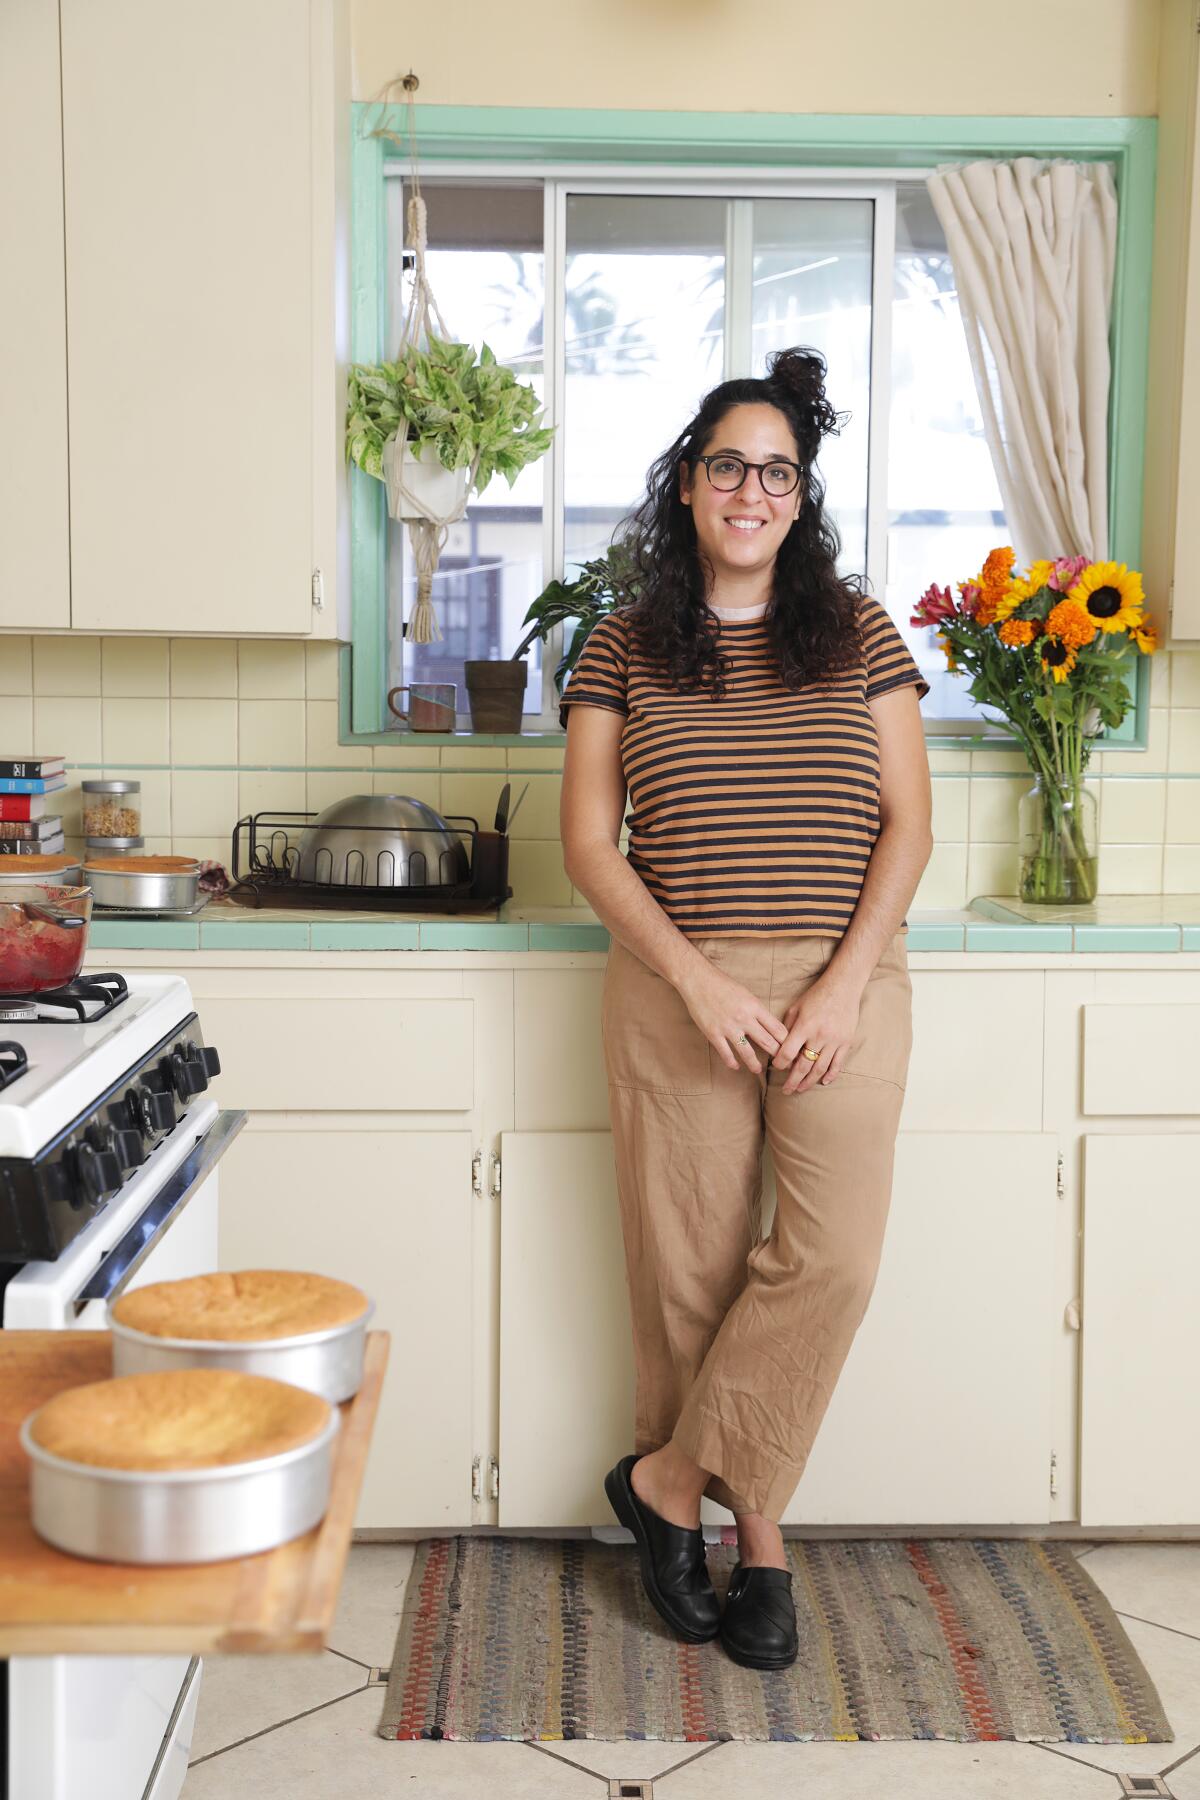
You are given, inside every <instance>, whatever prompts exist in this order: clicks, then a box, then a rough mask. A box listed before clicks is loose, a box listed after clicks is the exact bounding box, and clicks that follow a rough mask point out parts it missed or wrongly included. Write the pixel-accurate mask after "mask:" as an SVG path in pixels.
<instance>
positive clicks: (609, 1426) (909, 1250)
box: [499, 1131, 1061, 1527]
mask: <svg viewBox="0 0 1200 1800" xmlns="http://www.w3.org/2000/svg"><path fill="white" fill-rule="evenodd" d="M501 1155H502V1169H503V1182H502V1192H501V1203H500V1204H501V1236H500V1451H499V1462H500V1496H499V1508H500V1510H499V1523H500V1524H501V1525H502V1526H510V1527H532V1526H548V1527H555V1526H565V1525H612V1524H613V1523H614V1522H615V1521H614V1520H613V1517H612V1513H611V1510H610V1508H609V1505H608V1502H607V1500H606V1498H605V1495H604V1489H603V1478H604V1473H605V1471H606V1470H607V1469H609V1468H611V1467H612V1465H613V1463H614V1462H616V1460H617V1458H618V1457H620V1456H623V1455H626V1454H627V1453H628V1452H629V1451H630V1450H631V1449H632V1447H633V1400H634V1390H633V1383H634V1375H633V1359H632V1352H631V1348H630V1332H629V1303H628V1295H627V1288H626V1284H625V1271H624V1260H623V1248H622V1243H621V1231H620V1221H619V1215H618V1210H617V1199H616V1187H615V1178H614V1174H613V1161H612V1143H611V1138H610V1136H609V1135H608V1133H605V1132H597V1131H578V1132H550V1131H547V1132H529V1133H526V1132H517V1133H505V1134H504V1138H503V1143H502V1153H501ZM1056 1156H1057V1148H1056V1140H1055V1139H1053V1138H1052V1137H1049V1136H1046V1135H1042V1134H1040V1133H1037V1134H1021V1133H995V1134H989V1133H983V1134H978V1135H973V1136H972V1138H971V1140H970V1144H969V1148H966V1149H965V1148H964V1139H963V1137H962V1135H961V1134H953V1133H944V1134H924V1133H916V1134H913V1135H911V1136H910V1135H905V1134H904V1133H903V1132H902V1133H901V1135H900V1138H899V1140H898V1142H897V1154H896V1175H895V1185H894V1189H893V1203H892V1215H891V1218H890V1220H889V1225H888V1236H887V1241H886V1244H885V1250H884V1257H883V1261H882V1264H881V1267H880V1273H879V1277H878V1279H877V1282H876V1287H875V1292H874V1294H873V1296H872V1299H871V1305H870V1308H869V1310H868V1314H867V1318H866V1320H865V1321H864V1323H863V1326H862V1327H861V1329H860V1331H859V1334H858V1337H857V1338H856V1340H855V1343H854V1346H853V1348H852V1350H851V1354H850V1357H849V1358H848V1360H847V1363H846V1366H845V1368H844V1370H843V1373H842V1378H841V1380H840V1382H839V1384H838V1387H837V1389H836V1391H835V1393H834V1398H833V1401H832V1402H831V1405H830V1408H829V1411H828V1413H827V1414H826V1417H825V1420H824V1422H823V1424H822V1427H821V1430H820V1433H819V1435H818V1439H817V1445H816V1447H815V1449H814V1451H813V1454H812V1456H811V1457H810V1460H809V1465H808V1469H807V1471H806V1473H805V1475H804V1477H803V1479H802V1481H801V1484H800V1486H799V1488H798V1489H797V1492H796V1495H795V1498H794V1500H793V1502H792V1505H791V1507H790V1508H789V1509H788V1511H787V1512H786V1514H785V1515H784V1516H785V1519H786V1521H787V1522H789V1523H800V1522H803V1523H813V1524H817V1523H819V1524H878V1525H895V1524H903V1525H917V1524H922V1525H925V1524H940V1523H952V1524H971V1523H975V1522H979V1523H989V1524H992V1523H1010V1524H1011V1523H1029V1522H1033V1523H1039V1522H1044V1521H1045V1520H1046V1519H1047V1518H1048V1517H1049V1507H1050V1490H1049V1474H1050V1448H1051V1441H1050V1433H1051V1387H1052V1369H1053V1349H1054V1333H1055V1330H1056V1328H1061V1327H1058V1322H1057V1314H1056V1308H1055V1306H1054V1296H1053V1269H1054V1233H1055V1223H1056V1215H1055V1208H1056V1173H1057V1167H1056ZM766 1173H767V1181H766V1184H765V1187H764V1200H765V1204H766V1216H765V1220H764V1228H765V1229H769V1224H770V1217H771V1214H772V1208H773V1182H772V1181H771V1179H770V1165H769V1159H768V1161H767V1164H766ZM703 1516H704V1518H705V1520H706V1521H707V1522H709V1523H718V1522H719V1523H723V1524H729V1522H730V1520H729V1514H728V1513H727V1512H725V1511H724V1510H723V1509H722V1508H720V1507H717V1506H715V1505H712V1504H711V1503H709V1502H707V1501H706V1502H705V1503H704V1507H703Z"/></svg>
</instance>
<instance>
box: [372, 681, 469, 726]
mask: <svg viewBox="0 0 1200 1800" xmlns="http://www.w3.org/2000/svg"><path fill="white" fill-rule="evenodd" d="M405 692H407V693H408V694H409V695H410V696H411V698H410V699H409V703H408V711H407V712H404V711H402V710H401V708H400V707H398V706H397V705H396V703H395V701H394V700H393V699H392V695H393V694H403V693H405ZM387 703H388V707H389V708H390V710H391V711H392V712H394V713H395V715H396V717H397V718H398V719H403V720H404V723H405V724H406V725H407V726H409V728H410V729H411V730H413V731H453V730H454V722H455V718H456V716H457V712H458V689H457V687H456V686H455V684H454V683H453V682H452V681H413V682H404V683H402V684H401V686H400V687H394V688H392V690H391V692H390V693H389V694H388V697H387Z"/></svg>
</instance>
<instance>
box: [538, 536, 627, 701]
mask: <svg viewBox="0 0 1200 1800" xmlns="http://www.w3.org/2000/svg"><path fill="white" fill-rule="evenodd" d="M636 594H637V579H636V563H635V562H634V559H633V556H632V554H631V553H630V551H629V550H628V549H627V548H626V547H625V545H624V544H620V543H617V544H612V545H610V547H609V548H608V549H607V550H606V551H605V552H604V554H603V556H597V557H595V558H593V560H592V561H591V562H585V563H582V564H581V565H580V570H579V574H578V575H576V576H575V578H574V579H573V580H572V581H551V582H548V583H547V585H546V586H545V587H544V588H543V589H542V591H541V593H540V594H539V595H538V597H537V599H536V600H535V601H534V603H533V605H532V606H531V607H530V608H529V611H528V612H527V613H526V614H525V617H524V618H523V619H522V621H521V623H522V624H523V625H528V624H529V623H530V621H531V620H532V621H533V630H532V631H530V632H527V633H526V635H525V636H524V637H523V638H522V639H521V642H520V644H519V645H518V646H517V648H516V650H514V651H513V655H512V660H513V662H518V661H519V660H520V658H521V657H522V656H523V655H524V654H525V652H526V650H527V649H528V648H529V646H530V644H532V642H533V640H534V639H535V638H541V639H542V640H543V641H545V639H546V638H548V637H549V635H550V632H551V630H552V629H553V627H554V626H555V625H561V624H563V623H564V622H565V621H566V620H567V619H575V620H577V621H578V623H577V624H576V626H575V630H574V631H573V632H572V634H571V642H570V644H569V645H568V646H567V649H566V652H565V654H564V655H563V657H562V658H561V660H560V661H559V663H558V664H557V665H556V667H555V670H554V685H555V687H556V688H557V689H558V691H559V693H560V694H561V693H562V690H563V684H564V683H565V681H566V679H567V676H568V675H569V674H570V672H571V670H572V669H573V668H574V667H575V664H576V663H577V662H578V660H579V656H580V653H581V652H582V650H583V646H584V645H585V644H586V643H587V640H588V638H589V637H590V636H591V633H592V631H593V630H594V629H595V627H596V625H598V624H599V622H600V620H601V619H603V618H604V617H605V616H606V614H608V613H610V612H612V611H613V610H614V608H615V607H617V606H620V605H622V604H623V603H625V602H626V601H628V600H632V599H634V598H635V597H636Z"/></svg>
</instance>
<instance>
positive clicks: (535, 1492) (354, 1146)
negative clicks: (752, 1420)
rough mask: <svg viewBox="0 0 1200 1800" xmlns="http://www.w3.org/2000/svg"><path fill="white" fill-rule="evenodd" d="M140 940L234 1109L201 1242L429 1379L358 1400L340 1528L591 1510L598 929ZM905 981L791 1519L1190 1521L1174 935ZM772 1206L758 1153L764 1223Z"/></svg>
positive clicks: (598, 1474) (625, 1429)
mask: <svg viewBox="0 0 1200 1800" xmlns="http://www.w3.org/2000/svg"><path fill="white" fill-rule="evenodd" d="M141 954H145V953H141ZM155 955H156V958H158V959H159V960H161V953H155ZM168 960H169V962H170V964H171V966H173V967H175V968H181V967H182V968H183V971H184V973H185V974H186V975H187V978H188V980H189V982H190V983H191V985H192V989H193V992H194V994H195V997H196V1004H197V1008H198V1011H199V1013H200V1016H201V1019H202V1021H203V1022H204V1025H205V1033H206V1037H208V1038H211V1041H213V1042H214V1043H216V1044H217V1046H218V1048H219V1049H220V1050H221V1051H222V1056H223V1067H224V1073H223V1074H222V1075H221V1077H220V1078H219V1086H218V1098H219V1099H220V1100H221V1102H222V1104H225V1105H238V1106H247V1107H248V1108H249V1110H250V1113H251V1117H250V1121H249V1124H248V1125H247V1128H246V1130H245V1131H244V1132H243V1133H242V1136H241V1138H240V1139H239V1140H238V1143H237V1144H236V1145H235V1146H234V1147H233V1148H232V1149H231V1151H230V1153H229V1156H228V1157H227V1159H226V1164H225V1165H224V1166H225V1168H226V1169H227V1170H228V1174H225V1173H223V1176H222V1186H221V1206H222V1243H221V1256H222V1262H223V1264H224V1266H227V1267H234V1266H238V1265H241V1266H252V1265H254V1264H256V1263H263V1262H270V1261H273V1260H278V1259H280V1258H283V1259H286V1260H287V1262H288V1264H289V1266H312V1267H315V1268H318V1269H322V1270H325V1271H327V1272H329V1273H334V1274H344V1275H346V1277H347V1278H348V1279H351V1280H356V1281H358V1282H359V1284H360V1285H362V1286H364V1287H366V1288H368V1290H369V1291H370V1292H372V1293H373V1294H374V1295H375V1296H376V1298H377V1299H378V1301H379V1303H380V1307H381V1316H380V1317H379V1319H378V1321H377V1322H378V1323H379V1324H380V1326H381V1327H382V1328H384V1329H387V1330H390V1331H391V1333H392V1336H393V1340H394V1350H393V1369H394V1371H396V1372H397V1373H398V1372H399V1371H401V1370H403V1371H407V1370H409V1369H410V1368H413V1367H419V1368H420V1370H421V1371H422V1373H423V1374H424V1372H425V1371H432V1373H431V1374H429V1376H428V1381H429V1384H430V1386H431V1387H433V1386H436V1389H437V1394H438V1400H437V1402H436V1404H435V1403H434V1401H433V1400H431V1399H430V1398H429V1397H428V1396H427V1395H425V1394H423V1393H422V1392H421V1391H420V1390H419V1389H417V1390H416V1391H414V1392H412V1393H408V1394H403V1393H402V1394H399V1395H397V1396H394V1397H393V1399H392V1401H391V1402H390V1403H389V1402H388V1401H387V1400H386V1399H385V1409H386V1407H387V1406H388V1405H389V1404H391V1405H392V1406H393V1407H397V1408H398V1410H397V1411H396V1412H395V1413H394V1414H392V1413H389V1414H388V1416H387V1421H386V1428H385V1429H384V1430H383V1431H381V1433H380V1434H379V1438H378V1445H377V1448H376V1451H375V1461H374V1463H373V1466H372V1470H371V1472H370V1473H369V1474H368V1487H367V1491H366V1495H365V1500H364V1511H363V1513H362V1516H361V1517H360V1519H359V1521H358V1523H359V1524H360V1526H369V1527H371V1528H375V1529H380V1530H383V1531H387V1530H389V1529H399V1530H410V1531H421V1530H427V1529H431V1528H434V1527H435V1526H441V1527H444V1528H446V1529H463V1528H465V1527H466V1526H468V1525H472V1524H474V1525H492V1526H497V1525H498V1526H500V1527H501V1528H504V1529H514V1530H517V1529H533V1528H545V1529H549V1530H554V1529H556V1528H561V1527H563V1526H568V1525H579V1526H586V1525H591V1524H609V1523H611V1520H610V1518H609V1516H608V1513H607V1511H606V1506H605V1502H604V1499H603V1489H602V1480H603V1474H604V1471H605V1470H606V1469H607V1468H609V1467H610V1466H611V1465H612V1463H613V1462H615V1461H616V1459H617V1457H618V1456H619V1455H622V1454H625V1453H626V1452H627V1451H628V1449H629V1448H631V1446H632V1433H633V1398H634V1388H633V1369H632V1352H631V1346H630V1335H629V1316H628V1299H627V1293H626V1288H625V1279H624V1257H623V1245H622V1242H621V1236H620V1225H619V1215H618V1209H617V1201H616V1193H615V1180H614V1172H613V1159H612V1150H611V1140H610V1135H609V1119H608V1096H607V1086H606V1082H605V1073H604V1066H603V1058H602V1055H601V1039H600V999H601V993H602V988H603V962H604V959H603V955H602V954H594V953H591V954H589V953H584V952H580V953H562V954H556V955H550V954H544V955H543V954H534V953H529V954H522V953H516V952H514V953H485V954H481V955H473V954H471V953H464V954H460V955H457V957H456V955H455V954H454V953H451V952H441V953H439V952H431V953H428V954H426V953H424V952H417V953H411V954H410V953H396V954H393V955H387V954H368V953H364V954H344V955H339V956H332V955H320V954H315V953H310V954H293V955H290V956H286V957H285V956H282V955H281V956H280V957H278V958H276V959H274V960H273V962H272V965H271V966H266V965H265V964H263V965H261V966H256V965H255V964H254V962H253V959H251V958H250V957H249V956H248V955H246V954H245V953H240V954H239V953H237V952H232V951H231V952H202V953H200V954H199V955H198V956H196V957H194V958H193V957H191V956H189V955H188V954H179V955H173V956H170V957H169V958H168ZM268 960H270V959H268ZM912 980H913V1022H914V1043H913V1055H912V1061H911V1064H910V1069H909V1079H908V1086H907V1089H906V1093H905V1101H904V1109H903V1113H902V1117H901V1125H900V1134H899V1138H898V1142H897V1146H896V1161H895V1177H894V1186H893V1199H892V1212H891V1217H890V1219H889V1224H888V1232H887V1236H886V1239H885V1247H884V1255H883V1259H882V1261H881V1265H880V1270H879V1275H878V1278H877V1282H876V1286H875V1291H874V1293H873V1295H872V1299H871V1304H870V1306H869V1308H868V1311H867V1315H866V1318H865V1319H864V1322H863V1325H862V1327H861V1328H860V1331H859V1333H858V1336H857V1337H856V1339H855V1342H854V1344H853V1346H852V1348H851V1351H850V1355H849V1357H848V1359H847V1363H846V1366H845V1368H844V1370H843V1373H842V1377H841V1380H840V1381H839V1384H838V1387H837V1389H836V1391H835V1393H834V1396H833V1399H832V1401H831V1403H830V1407H829V1410H828V1413H827V1415H826V1417H825V1419H824V1421H823V1423H822V1427H821V1431H820V1434H819V1436H818V1439H817V1442H816V1444H815V1446H814V1449H813V1453H812V1456H811V1458H810V1461H809V1465H808V1468H807V1469H806V1470H805V1473H804V1476H803V1478H802V1480H801V1482H800V1484H799V1486H798V1487H797V1490H796V1493H795V1496H794V1498H793V1501H792V1505H791V1507H790V1508H789V1511H788V1514H787V1522H788V1523H790V1524H804V1525H813V1526H818V1525H821V1526H824V1525H831V1526H837V1525H845V1526H846V1527H856V1528H857V1527H862V1528H864V1529H870V1528H871V1527H872V1526H900V1527H914V1528H915V1527H936V1526H938V1525H940V1524H945V1525H954V1526H967V1527H973V1526H977V1527H980V1528H983V1529H987V1528H990V1527H992V1526H1003V1525H1006V1524H1007V1525H1016V1524H1023V1525H1031V1526H1034V1527H1036V1526H1038V1525H1039V1524H1069V1523H1071V1522H1074V1521H1077V1520H1081V1521H1082V1522H1083V1523H1084V1524H1085V1525H1089V1526H1095V1527H1097V1528H1099V1527H1102V1526H1103V1527H1105V1528H1112V1529H1115V1530H1120V1529H1122V1528H1123V1527H1128V1526H1135V1525H1146V1526H1153V1525H1155V1524H1162V1525H1164V1526H1176V1525H1178V1524H1180V1523H1181V1522H1188V1523H1192V1524H1195V1523H1197V1522H1198V1521H1200V1511H1198V1510H1197V1508H1198V1507H1200V1499H1198V1498H1197V1494H1198V1492H1200V1479H1198V1476H1200V1471H1198V1470H1197V1467H1196V1465H1195V1463H1194V1461H1193V1460H1192V1458H1191V1456H1190V1453H1189V1451H1188V1449H1187V1447H1186V1446H1179V1447H1178V1448H1177V1449H1175V1450H1164V1448H1163V1446H1164V1445H1165V1444H1166V1443H1167V1441H1168V1438H1169V1432H1168V1431H1167V1424H1168V1423H1169V1421H1170V1420H1171V1419H1172V1418H1176V1419H1177V1418H1178V1417H1179V1416H1180V1415H1181V1414H1182V1412H1183V1411H1184V1409H1185V1408H1186V1407H1187V1406H1188V1405H1189V1404H1190V1396H1189V1395H1188V1394H1187V1392H1186V1388H1185V1385H1184V1384H1185V1381H1186V1379H1187V1378H1188V1377H1189V1376H1190V1373H1191V1371H1193V1370H1194V1369H1195V1367H1196V1366H1197V1356H1198V1352H1200V1342H1198V1341H1197V1339H1196V1330H1197V1327H1196V1326H1195V1323H1194V1320H1193V1318H1192V1313H1193V1312H1194V1309H1191V1310H1189V1308H1190V1302H1189V1301H1188V1300H1187V1297H1186V1292H1185V1286H1184V1284H1185V1282H1186V1280H1187V1271H1188V1270H1189V1269H1190V1268H1193V1267H1194V1266H1195V1263H1196V1260H1197V1253H1198V1252H1200V1242H1197V1241H1196V1237H1197V1231H1198V1230H1200V1226H1198V1225H1197V1223H1196V1221H1195V1220H1193V1218H1192V1217H1191V1213H1192V1212H1193V1211H1194V1210H1195V1209H1194V1208H1193V1207H1191V1206H1190V1204H1189V1203H1190V1200H1191V1198H1192V1196H1193V1195H1194V1193H1195V1185H1196V1184H1195V1180H1194V1176H1193V1173H1192V1171H1193V1169H1194V1166H1195V1161H1196V1134H1197V1129H1198V1126H1197V1116H1196V1115H1197V1110H1198V1109H1197V1107H1196V1100H1197V1095H1196V1093H1195V1089H1194V1070H1193V1067H1192V1064H1193V1062H1194V1059H1193V1058H1191V1057H1190V1054H1189V1046H1190V1044H1191V1043H1192V1042H1193V1041H1194V1038H1195V1030H1196V1028H1195V1016H1196V1014H1197V1009H1200V959H1197V958H1195V957H1194V956H1193V957H1189V956H1187V955H1186V954H1183V955H1180V956H1178V957H1170V958H1168V957H1165V956H1164V957H1159V958H1156V959H1151V958H1150V957H1148V956H1142V957H1141V958H1140V959H1138V958H1130V959H1126V958H1120V957H1116V956H1113V957H1109V958H1105V959H1099V958H1097V959H1095V960H1093V961H1089V960H1087V959H1085V958H1078V959H1076V958H1073V957H1070V956H1049V955H1048V956H1047V957H1046V959H1045V966H1035V965H1033V964H1031V963H1030V962H1029V961H1028V960H1027V959H1025V958H1021V959H1020V962H1019V963H1018V964H1016V966H1014V963H1013V962H1011V961H1006V959H1004V958H1003V957H1002V956H999V955H997V956H994V957H992V956H986V955H984V954H978V955H967V956H962V957H958V958H954V957H951V956H950V955H946V956H945V957H942V956H941V955H931V956H930V957H929V958H928V960H926V961H923V962H917V959H916V958H914V966H913V969H912ZM1130 1195H1134V1196H1136V1202H1135V1203H1134V1204H1135V1206H1136V1210H1135V1211H1134V1210H1132V1208H1131V1202H1130V1199H1129V1196H1130ZM773 1205H774V1181H773V1172H772V1168H771V1160H770V1155H769V1153H768V1154H767V1155H766V1157H765V1159H764V1225H765V1227H766V1228H767V1229H769V1228H770V1221H771V1217H772V1210H773ZM1197 1217H1198V1218H1200V1214H1198V1215H1197ZM1152 1296H1154V1297H1155V1299H1156V1301H1157V1302H1158V1304H1157V1305H1156V1310H1155V1312H1154V1313H1153V1316H1151V1311H1150V1308H1151V1297H1152ZM401 1380H403V1378H401ZM1151 1455H1153V1456H1154V1457H1155V1459H1156V1460H1155V1462H1154V1463H1153V1465H1151V1463H1150V1460H1149V1459H1150V1457H1151ZM1151 1469H1152V1470H1153V1478H1152V1479H1151V1478H1150V1475H1149V1473H1148V1471H1149V1470H1151ZM705 1518H706V1520H708V1521H709V1522H710V1523H715V1522H718V1521H720V1522H723V1523H728V1516H727V1515H726V1514H724V1513H723V1512H722V1510H721V1509H720V1508H717V1507H714V1506H709V1505H707V1504H706V1507H705Z"/></svg>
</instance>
